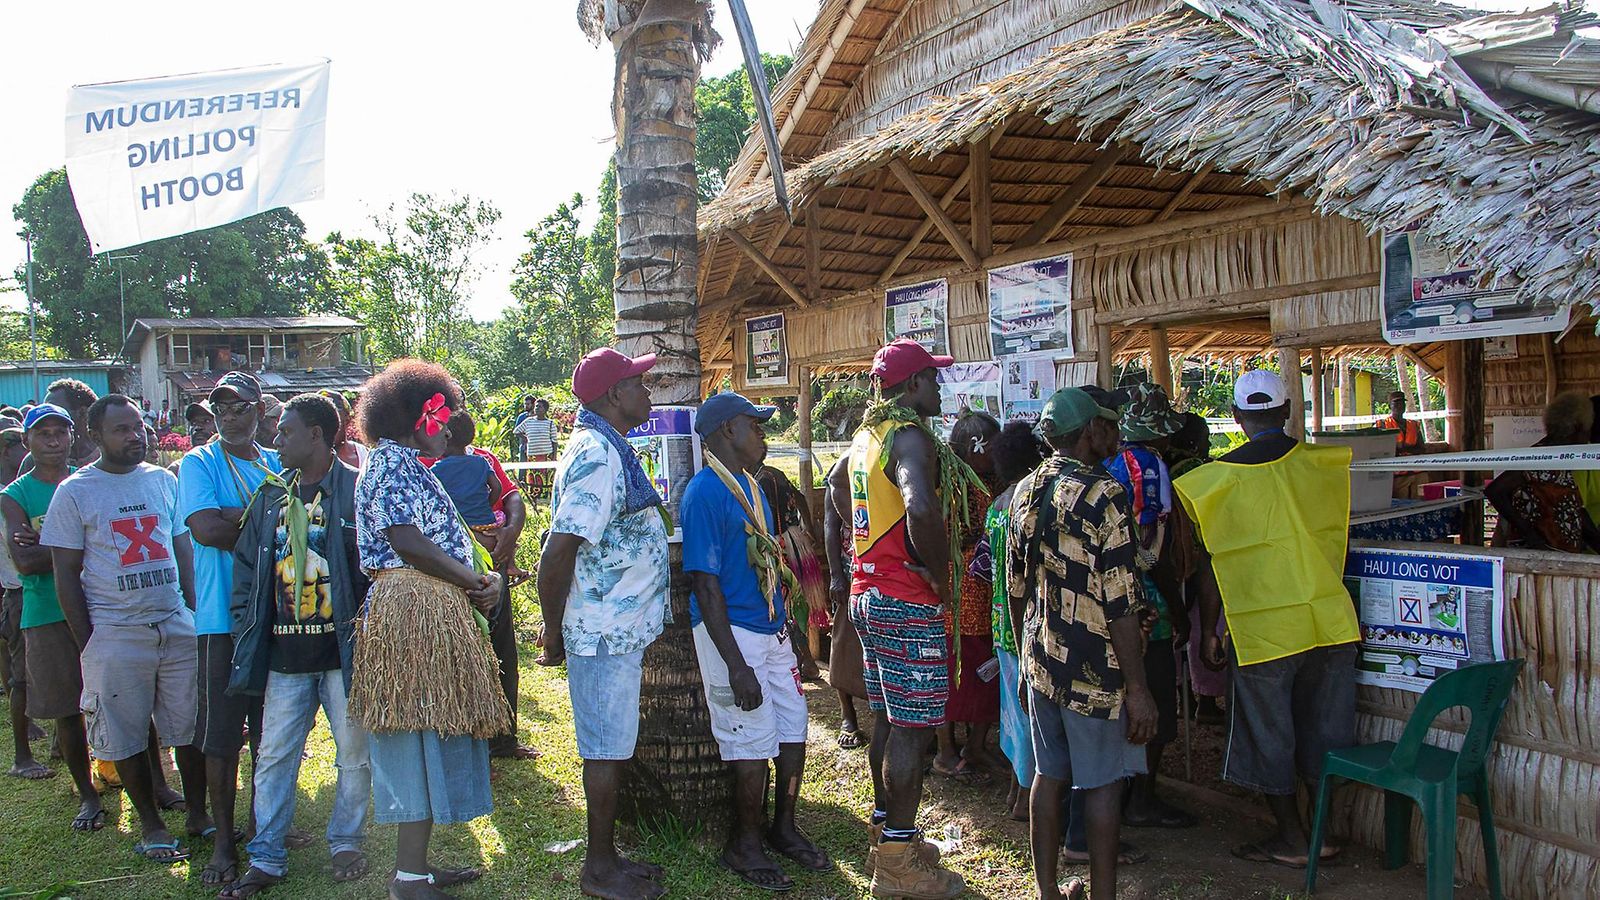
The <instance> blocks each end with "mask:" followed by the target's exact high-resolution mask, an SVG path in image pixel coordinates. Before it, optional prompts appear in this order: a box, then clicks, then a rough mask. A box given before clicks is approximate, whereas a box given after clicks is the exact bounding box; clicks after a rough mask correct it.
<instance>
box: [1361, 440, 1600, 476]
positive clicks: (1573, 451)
mask: <svg viewBox="0 0 1600 900" xmlns="http://www.w3.org/2000/svg"><path fill="white" fill-rule="evenodd" d="M1594 469H1600V444H1573V445H1570V446H1566V447H1529V448H1526V449H1518V450H1468V451H1466V452H1464V453H1430V454H1425V455H1422V456H1396V457H1393V458H1385V459H1363V460H1358V461H1356V462H1353V463H1351V464H1350V470H1351V471H1353V472H1451V471H1472V472H1485V471H1502V472H1548V471H1556V472H1579V471H1589V470H1594Z"/></svg>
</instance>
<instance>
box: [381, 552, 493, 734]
mask: <svg viewBox="0 0 1600 900" xmlns="http://www.w3.org/2000/svg"><path fill="white" fill-rule="evenodd" d="M355 644H356V646H355V660H354V665H353V667H352V671H351V676H350V715H351V716H353V717H355V720H356V722H357V723H359V724H360V725H361V727H363V728H365V729H367V730H368V731H371V732H385V731H433V732H437V733H438V734H440V735H442V736H445V737H450V736H454V735H465V736H468V737H474V738H491V737H494V736H495V735H497V734H504V733H506V732H507V731H508V730H509V729H510V727H511V707H510V706H509V705H508V704H507V703H506V696H505V693H504V692H503V691H502V690H501V689H500V664H499V663H498V662H497V661H496V660H495V656H494V648H493V647H492V646H491V645H490V644H489V637H488V635H486V634H484V633H483V629H481V628H479V627H478V624H477V620H476V619H475V618H474V617H473V615H472V604H471V603H470V602H468V600H467V592H466V591H463V590H462V589H461V588H458V587H456V586H455V585H453V584H450V583H449V582H447V581H442V580H440V579H438V578H434V577H433V576H432V575H427V574H424V573H422V572H420V571H418V570H416V569H409V568H408V569H382V570H379V571H378V573H377V574H376V575H374V576H373V579H372V590H371V591H370V592H369V593H368V594H367V610H366V613H365V615H364V616H363V617H362V618H361V619H359V620H358V621H357V622H356V641H355Z"/></svg>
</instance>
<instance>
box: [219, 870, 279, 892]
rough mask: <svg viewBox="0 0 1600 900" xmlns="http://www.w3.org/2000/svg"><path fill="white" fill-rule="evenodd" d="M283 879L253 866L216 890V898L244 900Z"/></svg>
mask: <svg viewBox="0 0 1600 900" xmlns="http://www.w3.org/2000/svg"><path fill="white" fill-rule="evenodd" d="M281 881H283V879H282V878H281V877H279V876H277V875H269V874H267V873H266V872H263V871H261V870H260V869H258V868H256V867H255V866H251V867H250V868H248V869H246V870H245V871H244V876H243V877H242V878H240V879H239V880H238V881H235V882H234V883H233V884H230V885H228V886H227V887H225V888H223V889H222V890H221V891H219V892H217V900H245V898H247V897H254V896H255V895H256V894H259V893H261V892H262V891H264V890H266V889H268V888H270V887H274V886H275V885H277V884H278V883H279V882H281Z"/></svg>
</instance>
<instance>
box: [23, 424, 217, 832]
mask: <svg viewBox="0 0 1600 900" xmlns="http://www.w3.org/2000/svg"><path fill="white" fill-rule="evenodd" d="M86 424H87V425H88V429H89V434H90V436H91V437H92V438H93V439H94V442H95V444H96V446H97V448H98V450H99V459H98V460H97V461H96V462H95V463H94V464H93V465H90V466H85V467H83V468H81V469H79V470H78V471H76V472H74V473H73V474H72V475H70V476H69V477H68V478H67V479H66V480H65V481H63V482H61V485H60V486H59V487H57V488H56V493H55V496H54V497H53V498H52V499H51V501H50V509H49V511H48V512H47V513H46V515H45V523H44V531H43V532H42V533H41V534H40V535H39V543H40V544H42V545H44V546H46V547H49V548H50V555H51V559H52V563H53V568H54V569H55V575H56V595H57V597H58V598H59V599H60V601H61V611H62V613H63V614H64V615H65V616H66V621H67V625H68V627H70V628H71V629H72V634H73V636H74V637H75V638H76V639H77V641H78V646H79V647H80V648H81V649H82V665H83V698H82V705H83V713H84V717H85V725H86V728H87V731H88V736H89V746H90V748H91V749H93V750H94V751H95V755H96V756H97V757H98V758H100V759H109V760H111V761H112V762H113V763H114V764H115V765H116V768H117V775H118V776H119V777H120V778H121V779H122V785H123V788H124V789H125V790H126V791H127V794H128V799H130V800H132V801H133V806H134V809H135V810H137V812H138V815H139V826H140V831H141V832H142V838H141V840H140V841H139V842H138V843H137V844H136V845H135V846H134V851H135V852H136V853H139V854H140V855H142V856H144V857H145V858H146V859H149V860H151V861H154V862H177V861H179V860H184V859H188V853H187V852H186V851H184V850H182V849H180V848H179V845H178V842H177V841H176V840H175V839H173V837H172V835H171V834H170V833H168V831H167V827H166V824H165V823H164V822H162V820H161V810H160V809H159V808H158V806H157V804H156V798H155V783H154V776H153V774H152V772H151V767H150V761H149V757H147V756H146V754H145V747H146V744H147V743H148V740H149V731H150V724H151V722H152V720H153V721H154V723H155V727H156V732H157V734H158V735H159V737H160V741H161V746H164V747H176V748H178V752H177V761H178V771H179V774H180V775H181V776H182V777H183V785H184V792H185V794H186V795H188V796H195V794H194V792H195V791H196V790H198V789H199V785H200V784H201V783H202V782H203V779H204V777H205V775H204V771H205V762H204V760H203V759H202V758H201V757H200V754H199V751H198V750H196V749H195V748H193V747H191V746H190V744H191V743H192V742H193V740H194V725H195V709H196V673H197V670H198V659H197V657H196V653H195V639H194V614H193V612H191V610H192V609H193V607H194V547H193V546H192V545H191V544H190V542H189V532H188V529H187V528H186V527H185V526H184V524H183V522H182V520H181V519H179V518H178V484H177V480H176V479H174V478H173V477H172V473H170V472H168V471H166V470H165V469H162V468H159V467H157V466H152V465H150V464H149V463H146V462H145V461H144V452H145V440H146V438H145V428H144V420H143V418H142V417H141V415H140V410H139V407H138V406H137V405H136V404H135V403H134V402H133V401H132V400H130V399H128V398H127V397H124V396H122V395H121V394H110V395H108V396H105V397H101V398H100V399H99V400H96V401H95V402H94V405H92V406H91V407H90V408H89V413H88V416H87V423H86Z"/></svg>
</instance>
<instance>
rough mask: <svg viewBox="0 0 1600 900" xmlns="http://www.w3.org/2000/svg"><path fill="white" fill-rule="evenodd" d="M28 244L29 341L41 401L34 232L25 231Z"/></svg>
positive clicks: (35, 388)
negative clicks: (35, 315)
mask: <svg viewBox="0 0 1600 900" xmlns="http://www.w3.org/2000/svg"><path fill="white" fill-rule="evenodd" d="M22 238H23V240H24V241H25V242H26V243H27V245H28V342H29V343H30V344H32V345H33V402H34V403H38V402H39V329H38V327H37V326H36V324H35V322H34V312H33V232H31V231H29V232H24V233H23V235H22Z"/></svg>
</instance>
